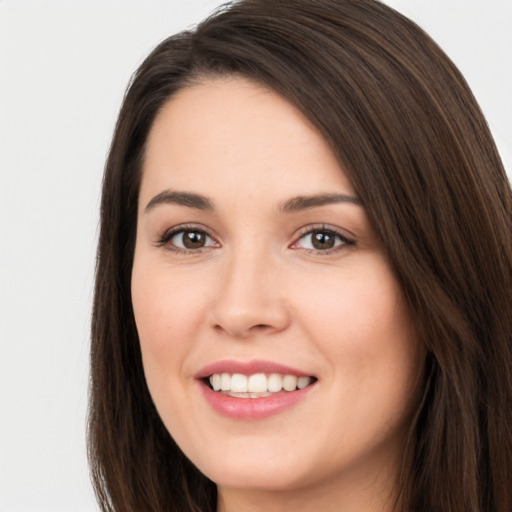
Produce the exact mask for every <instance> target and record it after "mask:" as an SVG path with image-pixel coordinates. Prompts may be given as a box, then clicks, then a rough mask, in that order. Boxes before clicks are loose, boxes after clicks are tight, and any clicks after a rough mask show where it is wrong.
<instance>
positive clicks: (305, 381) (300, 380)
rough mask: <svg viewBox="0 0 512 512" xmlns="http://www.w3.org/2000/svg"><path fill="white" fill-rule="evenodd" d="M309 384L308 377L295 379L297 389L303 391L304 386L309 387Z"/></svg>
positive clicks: (309, 379)
mask: <svg viewBox="0 0 512 512" xmlns="http://www.w3.org/2000/svg"><path fill="white" fill-rule="evenodd" d="M310 384H311V378H310V377H299V378H298V379H297V387H298V388H299V389H304V388H305V387H306V386H309V385H310Z"/></svg>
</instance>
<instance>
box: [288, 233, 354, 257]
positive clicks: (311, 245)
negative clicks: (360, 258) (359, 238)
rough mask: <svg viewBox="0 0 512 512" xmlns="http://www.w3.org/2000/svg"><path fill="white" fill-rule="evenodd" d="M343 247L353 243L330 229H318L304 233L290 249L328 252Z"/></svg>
mask: <svg viewBox="0 0 512 512" xmlns="http://www.w3.org/2000/svg"><path fill="white" fill-rule="evenodd" d="M345 245H354V242H353V241H352V240H349V239H348V238H346V237H344V236H343V235H341V234H340V233H338V232H336V231H334V230H332V229H326V228H318V229H312V230H309V231H308V232H307V233H304V234H303V235H302V236H301V237H300V238H299V239H298V240H297V241H296V242H295V243H294V244H293V246H292V248H300V249H306V250H308V251H315V252H329V251H332V250H335V249H336V248H338V247H342V246H345Z"/></svg>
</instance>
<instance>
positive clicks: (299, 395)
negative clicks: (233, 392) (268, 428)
mask: <svg viewBox="0 0 512 512" xmlns="http://www.w3.org/2000/svg"><path fill="white" fill-rule="evenodd" d="M200 386H201V390H202V392H203V394H204V397H205V398H206V401H207V402H208V403H209V404H210V407H211V408H212V409H213V410H214V411H216V412H217V413H219V414H220V415H222V416H226V417H228V418H233V419H237V420H259V419H263V418H268V417H269V416H272V415H274V414H278V413H280V412H282V411H284V410H285V409H288V408H289V407H292V406H293V405H295V404H297V403H299V402H301V401H302V400H304V399H305V398H306V396H307V395H308V394H309V393H310V392H311V390H312V389H313V387H315V383H313V384H310V385H309V386H307V387H305V388H303V389H298V390H297V391H281V392H280V393H275V394H273V395H271V396H264V397H261V398H235V397H232V396H227V395H224V394H222V393H219V392H217V391H213V390H212V389H210V388H209V387H208V386H207V385H206V384H204V383H203V382H200Z"/></svg>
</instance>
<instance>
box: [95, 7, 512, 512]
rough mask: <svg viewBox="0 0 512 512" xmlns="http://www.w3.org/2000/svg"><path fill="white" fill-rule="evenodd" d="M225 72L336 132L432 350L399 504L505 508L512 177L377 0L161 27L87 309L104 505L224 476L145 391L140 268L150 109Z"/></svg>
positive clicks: (120, 153)
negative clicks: (203, 469)
mask: <svg viewBox="0 0 512 512" xmlns="http://www.w3.org/2000/svg"><path fill="white" fill-rule="evenodd" d="M232 75H238V76H243V77H246V78H248V79H251V80H254V81H255V82H257V83H259V84H263V85H265V86H266V87H269V88H271V89H272V90H274V91H276V92H277V93H279V94H280V95H282V96H283V97H284V98H286V99H287V100H288V101H290V102H291V103H293V104H294V105H295V106H296V107H298V108H299V109H300V110H301V111H302V112H303V113H304V114H305V115H306V116H307V117H308V118H309V120H310V121H311V122H312V123H313V124H314V125H315V126H316V128H317V129H318V130H319V131H320V132H321V133H322V135H323V136H324V137H325V139H326V140H327V141H328V142H329V144H330V146H331V148H332V150H333V152H334V153H335V155H336V156H337V158H338V159H339V161H340V163H341V164H342V166H343V168H344V170H345V171H346V173H347V175H348V177H349V179H350V180H351V182H352V185H353V187H354V189H355V191H356V193H357V195H358V197H359V198H360V199H361V201H362V203H363V205H364V207H365V209H366V212H367V214H368V216H369V218H370V221H371V223H372V226H373V228H374V230H375V232H376V233H377V236H378V238H379V241H380V244H381V246H382V248H383V251H384V252H385V255H386V257H387V259H388V261H389V264H390V265H391V268H392V270H393V272H394V275H395V277H396V279H397V281H398V283H399V285H400V287H401V289H402V292H403V294H404V296H405V298H406V301H407V303H408V306H409V310H410V312H411V316H412V320H413V323H414V325H415V328H416V331H417V336H418V338H419V340H420V341H421V343H422V344H423V346H424V347H425V352H426V358H425V363H424V364H425V379H424V383H423V389H422V393H421V399H420V400H419V401H418V403H417V407H416V411H415V415H414V418H413V421H412V424H411V427H410V432H409V437H408V440H407V450H406V454H405V455H404V458H403V467H402V469H401V474H400V481H399V489H397V492H398V493H399V497H400V499H399V500H397V504H399V505H397V511H407V512H409V511H411V512H433V511H435V512H437V511H439V512H441V511H442V512H510V511H511V510H512V484H511V482H512V320H511V318H512V308H511V306H512V195H511V188H510V184H509V182H508V180H507V177H506V174H505V171H504V168H503V165H502V163H501V161H500V157H499V155H498V152H497V150H496V147H495V144H494V142H493V140H492V137H491V135H490V131H489V129H488V126H487V124H486V121H485V119H484V117H483V115H482V113H481V111H480V109H479V107H478V105H477V103H476V101H475V99H474V97H473V95H472V93H471V91H470V89H469V87H468V86H467V84H466V82H465V80H464V79H463V77H462V76H461V74H460V72H459V71H458V70H457V69H456V67H455V66H454V64H453V63H452V62H451V61H450V60H449V58H448V57H447V56H446V55H445V54H444V53H443V52H442V51H441V50H440V48H439V47H438V46H437V45H436V44H435V43H434V42H433V41H432V40H431V39H430V37H429V36H428V35H427V34H425V32H424V31H422V30H421V29H420V28H419V27H418V26H417V25H415V24H414V23H413V22H411V21H409V20H408V19H406V18H405V17H403V16H402V15H400V14H399V13H397V12H395V11H394V10H392V9H391V8H389V7H387V6H385V5H383V4H381V3H380V2H378V1H375V0H241V1H238V2H232V3H229V4H227V5H225V6H223V7H222V8H220V9H219V10H218V11H216V12H215V13H214V14H213V15H211V16H210V17H209V18H207V19H206V20H205V21H203V22H202V23H201V24H199V25H198V26H197V27H195V28H194V29H193V30H189V31H185V32H181V33H179V34H177V35H174V36H172V37H170V38H168V39H166V40H165V41H163V42H162V43H161V44H160V45H159V46H158V47H157V48H156V49H155V50H154V51H153V52H152V53H151V54H150V55H149V56H148V57H147V58H146V60H145V61H144V62H143V63H142V65H141V66H140V68H139V69H138V70H137V71H136V73H135V74H134V76H133V78H132V80H131V83H130V85H129V87H128V90H127V92H126V95H125V98H124V102H123V105H122V108H121V111H120V114H119V118H118V121H117V125H116V128H115V133H114V137H113V141H112V145H111V148H110V152H109V156H108V160H107V163H106V166H105V174H104V179H103V192H102V201H101V221H100V235H99V243H98V253H97V267H96V282H95V291H94V305H93V315H92V330H91V337H92V345H91V383H90V409H89V424H88V449H89V459H90V466H91V473H92V478H93V482H94V486H95V490H96V494H97V498H98V502H99V504H100V507H101V510H102V511H104V512H106V511H115V512H144V511H158V512H173V511H175V512H187V511H195V512H208V511H214V510H215V508H216V487H215V484H214V483H213V482H211V481H210V480H209V479H207V478H206V477H205V476H204V475H202V474H201V473H200V471H199V470H198V469H197V468H195V467H194V466H193V465H192V464H191V463H190V462H189V461H188V459H187V458H186V456H185V455H184V454H183V453H182V452H181V450H180V449H179V448H178V446H177V445H176V444H175V442H174V441H173V439H172V437H171V435H170V434H169V433H168V432H167V430H166V429H165V427H164V426H163V423H162V422H161V420H160V418H159V416H158V413H157V412H156V409H155V407H154V405H153V403H152V400H151V396H150V394H149V392H148V388H147V386H146V382H145V377H144V372H143V368H142V360H141V353H140V347H139V340H138V335H137V330H136V327H135V322H134V317H133V311H132V303H131V296H130V279H131V269H132V264H133V254H134V244H135V234H136V215H137V200H138V193H139V183H140V179H141V168H142V165H143V160H144V151H145V142H146V139H147V136H148V132H149V130H150V128H151V126H152V123H153V121H154V119H155V116H156V115H157V113H158V112H159V110H160V109H161V108H162V105H163V104H164V103H165V102H166V101H167V100H169V98H171V97H172V96H173V94H174V93H176V91H178V90H180V89H183V88H186V87H188V86H190V85H191V84H194V83H198V82H201V81H204V80H207V79H208V78H209V77H217V76H232ZM240 172H243V170H242V169H241V170H240ZM312 172H314V171H312Z"/></svg>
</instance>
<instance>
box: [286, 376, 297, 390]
mask: <svg viewBox="0 0 512 512" xmlns="http://www.w3.org/2000/svg"><path fill="white" fill-rule="evenodd" d="M283 388H284V389H285V390H286V391H295V390H296V389H297V377H295V375H285V376H284V379H283Z"/></svg>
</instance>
